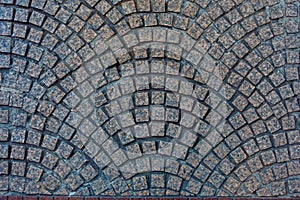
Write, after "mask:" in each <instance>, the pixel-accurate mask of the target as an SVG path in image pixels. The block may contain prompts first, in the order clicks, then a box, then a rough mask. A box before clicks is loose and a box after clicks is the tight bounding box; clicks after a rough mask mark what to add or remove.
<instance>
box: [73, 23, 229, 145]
mask: <svg viewBox="0 0 300 200" xmlns="http://www.w3.org/2000/svg"><path fill="white" fill-rule="evenodd" d="M150 29H151V30H153V31H156V28H150ZM165 30H166V31H168V34H169V32H171V33H170V35H171V34H172V30H171V29H165ZM135 32H138V31H136V30H133V31H129V32H128V33H127V34H125V35H124V36H118V37H122V38H124V37H131V35H132V34H134V33H135ZM184 36H185V42H188V41H189V39H188V38H190V37H189V36H187V35H184ZM190 40H191V41H194V40H193V39H192V38H190ZM106 43H107V42H105V41H102V43H99V42H98V43H97V44H95V45H94V48H100V49H102V50H101V51H98V52H97V50H95V51H96V53H97V54H98V56H96V57H97V58H99V57H100V60H101V57H102V56H104V57H105V56H106V55H111V56H113V55H114V54H115V53H116V52H118V51H120V50H119V49H118V48H116V50H115V51H113V50H108V51H107V48H106V47H108V45H107V44H106ZM146 43H152V42H146ZM153 43H159V44H160V43H163V42H161V41H160V38H158V41H154V42H153ZM163 44H164V45H165V46H166V47H169V46H170V45H171V46H172V44H169V43H163ZM127 46H130V48H132V49H134V47H137V46H139V42H137V43H136V44H133V45H130V44H127ZM141 46H145V45H144V44H143V45H141ZM181 46H182V48H185V49H184V50H186V51H189V50H191V49H192V51H191V52H190V53H189V54H188V53H183V56H181V55H176V56H177V57H178V58H179V59H180V58H184V57H186V59H187V60H188V61H189V62H191V63H193V62H194V64H193V65H195V66H197V67H196V68H195V70H196V71H197V68H199V69H201V68H202V67H201V65H202V63H201V61H200V60H201V58H202V57H203V55H201V54H200V52H198V51H197V50H196V49H193V47H192V46H193V45H191V46H190V47H188V48H187V49H186V45H184V44H182V45H181ZM103 47H104V48H103ZM109 47H111V46H109ZM112 48H113V47H112ZM167 49H168V48H167ZM194 54H196V59H197V60H196V61H195V60H193V56H195V55H194ZM197 56H198V57H197ZM207 56H208V55H207ZM207 56H206V59H205V60H206V61H207ZM93 59H95V58H92V59H90V60H89V61H93ZM158 59H159V58H158ZM208 59H209V58H208ZM103 60H104V59H102V60H101V63H102V67H101V68H102V70H100V72H98V73H97V74H92V73H90V74H89V75H88V77H85V80H86V81H85V82H88V80H93V77H95V76H98V74H101V73H103V72H104V71H105V69H106V68H109V67H110V64H106V65H105V64H104V63H103ZM89 61H88V62H87V63H86V64H87V65H88V63H89ZM112 62H113V63H112V64H114V63H116V62H117V61H116V60H114V61H112ZM211 62H212V61H211ZM98 64H100V62H98ZM103 65H104V67H103ZM203 65H204V64H203ZM210 65H213V64H212V63H211V64H210ZM82 66H85V64H83V65H82ZM205 67H209V68H210V70H211V69H213V67H212V66H207V64H206V66H205ZM214 78H215V79H214V80H216V79H219V78H218V77H217V76H214ZM219 81H222V80H220V79H219ZM211 83H213V81H211V82H208V83H206V84H207V85H208V87H209V88H211V89H213V90H218V89H219V88H218V89H216V88H215V87H214V86H215V85H209V84H211ZM219 87H220V86H219ZM77 88H78V87H77ZM74 91H76V88H75V89H74ZM85 92H86V94H88V95H87V96H85V97H84V98H82V100H88V101H89V102H93V98H94V97H93V95H92V94H93V93H94V92H95V89H94V87H93V86H90V87H89V91H87V90H86V91H85ZM219 96H220V98H221V99H223V101H225V102H226V99H224V98H223V97H222V96H221V95H219ZM90 106H91V105H90ZM74 110H77V109H76V108H74V109H73V111H71V115H72V112H73V114H74V115H78V114H76V112H74ZM92 118H93V119H95V114H92ZM222 118H223V117H222ZM81 119H83V118H81ZM223 120H224V119H223ZM223 122H224V121H223ZM220 123H221V124H222V122H220ZM79 135H80V136H79V137H80V138H81V140H82V141H83V143H86V141H87V140H88V138H85V136H83V135H82V134H79ZM81 136H83V138H82V137H81Z"/></svg>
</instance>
